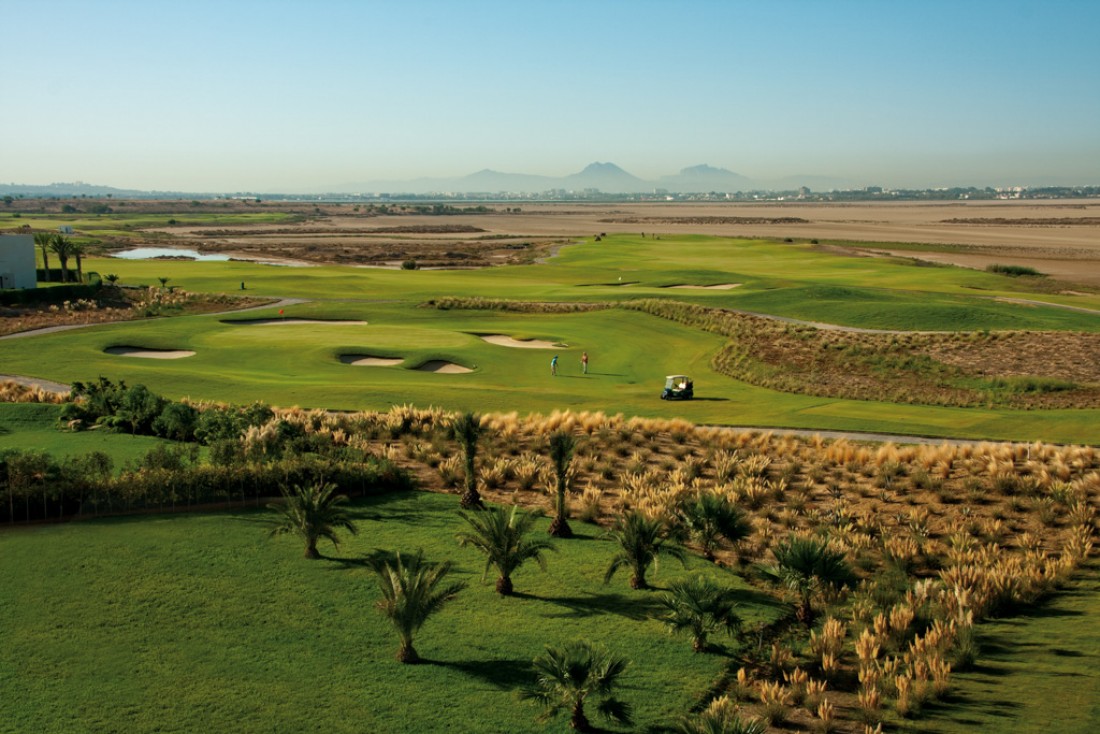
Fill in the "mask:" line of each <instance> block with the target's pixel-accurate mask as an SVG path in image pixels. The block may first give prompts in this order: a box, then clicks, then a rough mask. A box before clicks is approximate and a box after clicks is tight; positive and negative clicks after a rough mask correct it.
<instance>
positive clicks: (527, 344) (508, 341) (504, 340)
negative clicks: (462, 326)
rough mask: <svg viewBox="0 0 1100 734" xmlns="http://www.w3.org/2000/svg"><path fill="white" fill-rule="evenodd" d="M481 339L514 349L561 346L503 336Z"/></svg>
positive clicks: (490, 335) (540, 340) (485, 335)
mask: <svg viewBox="0 0 1100 734" xmlns="http://www.w3.org/2000/svg"><path fill="white" fill-rule="evenodd" d="M481 338H482V340H484V341H487V342H489V343H490V344H496V345H497V346H498V347H513V348H515V349H553V348H554V347H558V346H561V345H559V344H555V343H554V342H548V341H545V340H543V339H513V338H512V337H510V336H505V335H504V334H482V335H481Z"/></svg>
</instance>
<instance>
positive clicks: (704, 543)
mask: <svg viewBox="0 0 1100 734" xmlns="http://www.w3.org/2000/svg"><path fill="white" fill-rule="evenodd" d="M680 521H681V522H682V523H683V525H684V528H685V529H686V530H687V532H688V534H689V535H690V536H691V539H692V540H694V541H695V542H696V543H698V544H699V547H700V548H701V549H702V551H703V557H704V558H706V559H707V560H708V561H714V560H715V558H714V551H715V549H716V548H717V547H718V543H719V542H720V541H721V539H722V538H725V539H726V540H728V541H729V542H731V543H736V542H737V541H739V540H741V539H742V538H745V537H748V535H749V533H751V532H752V526H751V525H750V524H749V521H748V520H747V519H746V518H745V513H744V512H742V511H741V508H739V507H738V506H737V505H735V504H733V503H732V502H730V501H729V500H728V499H727V498H726V497H724V496H722V495H719V494H715V493H714V492H701V493H699V495H698V496H697V497H695V498H694V499H691V500H688V501H687V502H685V503H684V505H683V506H682V507H681V508H680Z"/></svg>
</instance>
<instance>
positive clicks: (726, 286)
mask: <svg viewBox="0 0 1100 734" xmlns="http://www.w3.org/2000/svg"><path fill="white" fill-rule="evenodd" d="M740 286H741V284H740V283H719V284H718V285H686V284H685V285H670V286H666V287H668V288H687V289H690V290H697V291H728V290H730V289H731V288H738V287H740Z"/></svg>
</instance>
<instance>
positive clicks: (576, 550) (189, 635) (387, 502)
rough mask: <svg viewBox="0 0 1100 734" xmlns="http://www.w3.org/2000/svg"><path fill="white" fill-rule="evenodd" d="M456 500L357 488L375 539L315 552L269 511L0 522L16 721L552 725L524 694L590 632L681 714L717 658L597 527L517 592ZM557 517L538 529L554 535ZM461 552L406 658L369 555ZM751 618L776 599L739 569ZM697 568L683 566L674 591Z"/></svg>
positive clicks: (132, 725)
mask: <svg viewBox="0 0 1100 734" xmlns="http://www.w3.org/2000/svg"><path fill="white" fill-rule="evenodd" d="M456 509H457V498H456V497H453V496H445V495H432V494H421V493H414V494H401V495H392V496H387V497H383V498H378V499H375V500H371V501H364V502H360V503H357V504H356V505H355V506H354V514H355V516H356V518H357V520H358V523H359V526H360V534H359V535H358V536H356V537H351V538H348V540H347V542H345V543H344V544H342V545H341V547H340V549H339V550H338V551H333V550H332V547H331V546H328V547H322V552H323V553H325V554H326V555H327V556H328V557H327V558H325V559H323V560H321V561H309V560H306V559H303V558H302V557H301V556H302V553H301V547H300V545H299V544H298V543H296V542H294V541H293V540H290V539H277V540H268V539H267V537H266V535H267V528H266V525H265V520H267V519H269V518H270V517H271V516H272V515H271V513H269V512H266V511H255V512H238V513H224V514H212V515H205V516H198V515H194V516H173V517H163V518H141V519H121V520H113V521H111V520H99V521H89V522H84V523H79V524H73V525H65V526H51V527H42V528H35V529H25V530H18V531H11V532H3V533H0V558H2V559H3V569H4V593H3V594H0V618H2V619H3V620H4V629H5V635H4V637H5V644H4V645H3V646H2V648H0V690H3V692H4V695H3V696H0V721H3V722H5V723H4V728H10V730H12V731H35V732H43V733H47V732H57V733H64V734H73V733H81V732H101V731H128V732H153V731H157V732H194V731H200V730H205V731H235V732H270V731H328V732H363V731H371V732H380V733H381V732H405V731H454V732H484V731H510V732H541V731H545V730H546V729H545V727H544V725H542V724H539V723H538V722H537V721H536V716H537V715H538V713H539V711H540V710H539V708H538V707H536V706H535V705H533V704H530V703H527V702H523V701H520V700H518V698H517V695H516V691H517V690H518V689H519V688H520V687H521V686H524V685H526V684H528V683H529V682H531V680H532V674H531V672H530V671H531V668H530V664H531V660H532V659H533V658H534V657H535V656H536V655H538V654H540V653H541V652H542V651H543V648H544V646H545V645H546V644H560V643H564V642H567V641H570V640H573V639H576V638H585V639H589V640H592V641H595V642H599V643H602V644H606V645H607V646H608V647H610V648H612V649H614V650H615V651H617V652H620V653H622V654H624V655H626V656H627V657H628V658H630V659H631V660H632V661H633V662H632V665H631V667H630V670H629V671H628V673H627V675H626V677H625V678H624V683H625V688H624V690H623V691H622V692H621V695H622V696H623V697H624V698H625V699H626V700H628V701H629V702H630V703H631V704H632V705H633V706H634V708H635V713H636V718H637V721H638V726H639V730H644V729H646V728H648V727H653V726H658V725H662V724H666V723H670V722H672V721H675V719H676V718H677V717H678V716H679V715H680V714H682V713H684V712H686V711H687V709H688V708H689V707H690V706H691V705H692V704H693V703H694V702H695V701H697V700H698V699H699V698H700V697H701V696H702V695H703V694H704V693H705V692H706V691H707V689H708V688H709V687H710V686H711V684H712V683H713V682H714V680H715V678H716V677H717V675H718V674H719V672H720V670H721V668H722V664H723V663H722V660H723V658H722V657H721V656H717V655H696V654H693V653H692V652H691V646H690V644H689V642H688V641H687V640H686V639H684V638H680V637H671V636H669V635H668V634H667V633H666V632H665V631H664V630H663V629H662V627H661V626H660V624H659V623H657V622H655V621H653V620H650V619H648V617H649V616H650V615H651V614H652V613H653V612H654V611H655V599H654V596H655V592H642V591H631V590H630V589H629V588H628V587H627V585H626V582H625V579H617V580H616V583H613V584H612V585H609V586H604V585H603V584H602V583H601V582H600V579H601V578H602V574H603V571H604V568H605V567H606V565H607V560H608V557H609V556H610V554H611V552H612V551H611V546H610V544H609V543H608V542H605V541H602V540H599V539H597V538H596V535H597V534H598V531H596V530H591V529H589V530H582V537H580V538H579V539H577V540H573V541H570V542H561V543H559V547H560V549H561V550H560V553H556V554H552V555H551V557H550V559H549V570H548V571H547V572H546V573H541V572H539V571H538V570H537V568H535V567H531V568H527V567H525V568H524V569H523V570H522V571H520V572H519V573H517V574H516V576H515V584H516V590H517V592H518V594H517V596H516V597H514V598H501V597H499V596H498V595H497V594H496V593H495V592H494V588H493V578H490V579H489V580H488V581H485V582H482V581H481V568H482V566H483V561H482V559H481V556H479V555H478V554H477V553H476V551H474V550H472V549H461V548H459V547H458V544H457V543H456V541H455V539H454V534H455V532H456V531H458V530H459V529H460V528H461V527H462V525H461V521H460V520H459V518H458V517H457V515H456V512H455V511H456ZM546 524H547V522H546V521H545V520H543V521H541V522H540V523H539V525H538V528H537V532H539V533H544V532H545V528H546ZM418 548H423V549H424V551H425V555H426V558H427V559H429V560H443V559H447V558H449V559H453V560H454V561H455V563H456V565H457V576H458V577H459V578H460V579H464V580H467V581H469V582H470V586H469V588H468V589H466V590H465V591H463V592H462V593H461V594H460V595H459V597H458V599H457V600H456V601H455V602H454V603H453V604H452V605H451V606H449V607H447V608H446V609H444V611H443V612H442V613H441V614H439V615H438V616H437V617H435V618H433V619H431V620H429V621H428V623H427V625H426V626H425V627H424V628H423V629H422V630H421V632H420V634H419V635H418V636H417V638H416V646H417V649H418V651H419V652H420V654H421V656H422V657H423V658H425V663H424V664H422V665H418V666H406V665H401V664H400V663H398V662H396V661H395V660H394V653H395V652H396V649H397V638H396V636H395V635H394V634H393V633H392V631H391V629H390V628H389V627H388V626H387V624H386V623H385V622H384V620H383V618H382V617H381V615H379V614H378V612H377V611H376V610H375V608H374V604H375V602H376V601H378V599H379V598H380V594H379V591H378V588H377V586H376V583H375V581H374V579H373V576H372V574H371V572H370V571H369V570H368V569H367V568H366V567H365V563H366V559H368V558H370V557H371V556H373V555H375V554H377V553H379V552H387V553H388V552H392V551H401V552H402V553H414V552H415V551H416V550H417V549H418ZM692 573H705V574H707V575H709V576H712V577H714V578H716V579H718V580H720V581H721V582H722V583H724V584H731V585H734V586H736V587H738V588H740V589H742V592H741V594H740V597H739V598H740V601H741V605H742V606H741V608H740V610H741V613H742V614H743V615H744V616H745V617H746V619H747V620H750V621H751V620H756V621H760V620H764V619H770V618H772V617H774V616H775V615H776V613H777V612H778V609H777V607H776V605H775V604H774V603H773V602H772V601H771V600H769V599H768V598H767V597H764V596H762V595H760V594H759V593H757V592H754V591H752V590H751V589H748V588H746V587H745V585H744V584H743V583H742V582H741V581H740V580H739V579H738V578H737V577H736V576H734V575H732V574H730V573H728V572H725V571H722V570H720V569H718V568H715V567H714V566H712V565H707V564H705V563H703V562H701V561H695V562H693V564H692ZM684 574H685V572H684V571H683V570H681V569H680V568H679V567H678V566H667V567H663V568H662V569H661V572H660V574H658V575H657V576H656V577H654V579H653V581H654V583H655V584H656V585H657V586H659V587H660V586H664V585H666V584H667V583H668V582H669V581H671V580H672V579H675V578H680V577H683V576H684Z"/></svg>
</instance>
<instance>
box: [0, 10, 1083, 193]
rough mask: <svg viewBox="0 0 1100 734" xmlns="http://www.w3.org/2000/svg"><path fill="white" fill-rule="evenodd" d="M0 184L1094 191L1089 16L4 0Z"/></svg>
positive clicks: (213, 187)
mask: <svg viewBox="0 0 1100 734" xmlns="http://www.w3.org/2000/svg"><path fill="white" fill-rule="evenodd" d="M0 18H3V28H4V31H3V38H2V40H0V69H3V84H2V86H0V100H3V101H2V103H0V105H2V106H0V181H2V182H5V183H8V182H14V183H25V184H44V183H51V182H58V181H66V182H68V181H75V180H82V181H85V182H89V183H97V184H106V185H111V186H118V187H124V188H143V189H150V188H156V189H167V190H188V191H239V190H252V191H309V190H326V189H329V188H331V187H335V186H339V185H342V184H346V183H350V182H360V181H371V180H377V179H411V178H416V177H422V176H432V177H445V176H461V175H465V174H468V173H472V172H474V171H476V170H479V169H482V168H492V169H495V170H499V171H508V172H524V173H537V174H545V175H565V174H568V173H573V172H575V171H578V170H580V169H581V168H583V167H584V166H585V165H587V164H588V163H591V162H593V161H612V162H615V163H617V164H618V165H620V166H622V167H623V168H625V169H626V170H628V171H630V172H631V173H634V174H635V175H637V176H641V177H643V178H656V177H657V176H660V175H662V174H670V173H675V172H676V171H678V170H679V169H681V168H683V167H685V166H690V165H695V164H699V163H708V164H710V165H713V166H718V167H723V168H728V169H730V170H733V171H736V172H738V173H741V174H743V175H746V176H749V177H752V178H754V179H773V178H779V177H783V176H788V175H827V176H839V177H846V178H851V179H858V180H859V181H861V182H863V183H866V184H882V185H886V186H929V185H952V184H971V183H972V184H977V185H985V184H1003V185H1017V184H1035V183H1066V184H1072V183H1082V184H1100V2H1097V1H1096V0H1078V1H1063V2H1058V1H1057V0H1051V1H1050V2H1036V1H1035V0H1029V1H1027V2H1019V1H1013V0H1007V1H998V2H986V1H984V0H950V1H939V0H922V1H920V2H901V1H900V0H898V1H895V0H865V1H863V2H858V1H851V2H845V1H842V0H816V1H815V0H784V1H783V2H765V1H764V0H756V1H754V2H740V1H735V0H729V1H721V0H714V1H713V2H700V1H695V2H693V1H691V0H684V1H674V0H666V1H665V2H652V1H648V0H630V1H626V0H624V1H622V2H616V1H610V0H609V1H603V2H601V1H600V0H587V1H582V2H573V1H570V0H561V1H556V2H554V1H551V0H543V1H542V2H516V1H515V0H512V1H509V2H460V1H459V0H453V1H451V2H442V1H441V2H416V1H415V0H410V1H408V2H397V1H396V0H394V1H392V2H391V1H386V2H381V1H379V2H367V1H366V0H362V1H353V0H343V1H341V0H314V2H281V1H279V0H262V1H261V0H256V1H244V0H221V1H220V2H207V1H206V0H194V1H191V2H176V1H172V2H169V0H142V1H140V2H138V1H127V0H118V1H114V2H112V1H110V0H81V1H78V2H58V1H56V0H34V2H30V1H27V0H0Z"/></svg>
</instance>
